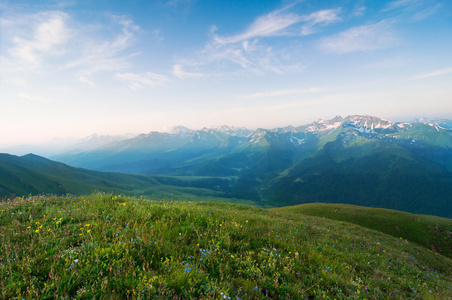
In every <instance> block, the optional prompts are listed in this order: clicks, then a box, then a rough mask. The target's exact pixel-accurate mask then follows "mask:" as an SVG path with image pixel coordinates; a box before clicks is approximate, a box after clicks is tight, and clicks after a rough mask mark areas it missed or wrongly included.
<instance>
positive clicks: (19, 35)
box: [2, 11, 70, 68]
mask: <svg viewBox="0 0 452 300" xmlns="http://www.w3.org/2000/svg"><path fill="white" fill-rule="evenodd" d="M23 17H24V18H25V19H27V20H28V22H27V23H26V24H23V23H22V24H14V21H9V22H7V23H9V24H8V25H12V26H14V25H20V27H25V26H26V27H27V28H21V29H20V30H17V29H16V34H14V35H13V36H12V37H11V42H12V47H10V48H9V49H8V53H9V55H10V57H11V58H12V59H15V60H16V61H15V62H14V63H15V64H18V65H27V66H28V68H36V67H39V66H40V65H41V63H42V61H43V59H44V58H45V57H46V56H48V55H50V54H52V55H55V54H59V53H61V52H60V51H59V49H58V46H60V45H63V44H65V43H66V42H67V41H68V39H69V35H70V30H69V29H68V28H67V26H66V20H67V18H68V16H67V15H66V14H65V13H63V12H53V11H52V12H42V13H38V14H34V15H31V16H23ZM17 22H21V21H17ZM22 22H23V20H22ZM2 23H3V22H2Z"/></svg>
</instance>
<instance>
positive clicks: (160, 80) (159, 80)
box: [115, 72, 170, 90]
mask: <svg viewBox="0 0 452 300" xmlns="http://www.w3.org/2000/svg"><path fill="white" fill-rule="evenodd" d="M115 76H116V78H117V79H119V80H121V81H125V82H126V83H128V84H129V86H130V88H131V89H132V90H136V89H138V88H141V87H145V86H151V87H153V88H156V87H158V86H162V85H165V84H166V83H168V82H169V81H170V78H169V77H167V76H165V75H161V74H156V73H151V72H145V73H116V75H115Z"/></svg>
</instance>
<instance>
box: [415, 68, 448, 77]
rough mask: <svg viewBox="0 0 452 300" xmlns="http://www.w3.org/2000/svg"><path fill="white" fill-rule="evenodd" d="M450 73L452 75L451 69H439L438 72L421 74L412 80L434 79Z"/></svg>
mask: <svg viewBox="0 0 452 300" xmlns="http://www.w3.org/2000/svg"><path fill="white" fill-rule="evenodd" d="M451 73H452V68H445V69H440V70H436V71H433V72H429V73H425V74H421V75H418V76H416V77H414V78H415V79H424V78H430V77H436V76H440V75H446V74H451Z"/></svg>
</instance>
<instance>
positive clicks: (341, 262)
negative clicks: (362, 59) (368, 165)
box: [0, 194, 452, 299]
mask: <svg viewBox="0 0 452 300" xmlns="http://www.w3.org/2000/svg"><path fill="white" fill-rule="evenodd" d="M0 233H1V239H2V247H1V248H0V251H1V255H0V257H1V260H0V277H1V278H2V280H1V281H0V291H1V297H2V298H5V299H7V298H8V299H9V298H18V299H22V298H26V299H29V298H40V299H51V298H63V297H64V298H73V299H81V298H94V297H96V298H112V299H126V298H135V299H138V298H157V297H160V298H173V299H189V298H191V299H193V298H198V299H220V298H221V299H270V298H273V299H274V298H282V299H284V298H285V299H318V298H331V299H333V298H336V299H345V298H349V299H358V298H368V299H387V298H390V297H391V298H395V299H407V298H410V299H448V298H449V299H450V298H451V297H452V278H451V275H452V274H451V271H452V261H451V260H450V259H449V258H446V257H444V256H442V255H439V254H437V253H434V252H432V251H430V250H427V249H425V248H423V247H420V246H418V245H416V244H413V243H410V242H408V241H406V240H403V239H399V238H394V237H393V236H390V235H386V234H383V233H380V232H377V231H374V230H369V229H366V228H363V227H360V226H357V225H354V224H350V223H344V222H338V221H331V220H327V219H322V218H318V217H313V216H303V215H301V214H290V215H289V214H286V216H283V215H282V214H281V213H279V212H275V211H271V210H264V209H259V208H253V207H250V206H243V205H234V204H226V203H221V202H216V203H214V202H203V201H197V202H171V201H149V200H145V199H143V198H128V197H122V196H112V195H105V194H93V195H91V196H87V197H72V196H66V197H30V198H26V199H15V200H14V201H11V202H8V203H5V202H4V203H0Z"/></svg>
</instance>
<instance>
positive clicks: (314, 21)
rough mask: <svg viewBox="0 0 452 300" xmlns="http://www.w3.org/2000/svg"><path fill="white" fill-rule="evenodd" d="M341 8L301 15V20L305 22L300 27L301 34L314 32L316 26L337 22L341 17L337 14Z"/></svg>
mask: <svg viewBox="0 0 452 300" xmlns="http://www.w3.org/2000/svg"><path fill="white" fill-rule="evenodd" d="M340 11H341V9H340V8H337V9H325V10H319V11H316V12H314V13H312V14H310V15H308V16H302V17H301V21H304V22H306V24H304V25H303V26H302V27H301V34H302V35H308V34H312V33H315V32H316V30H317V29H316V26H317V25H321V26H325V25H328V24H330V23H335V22H339V21H341V20H342V18H341V17H340V16H339V13H340Z"/></svg>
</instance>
